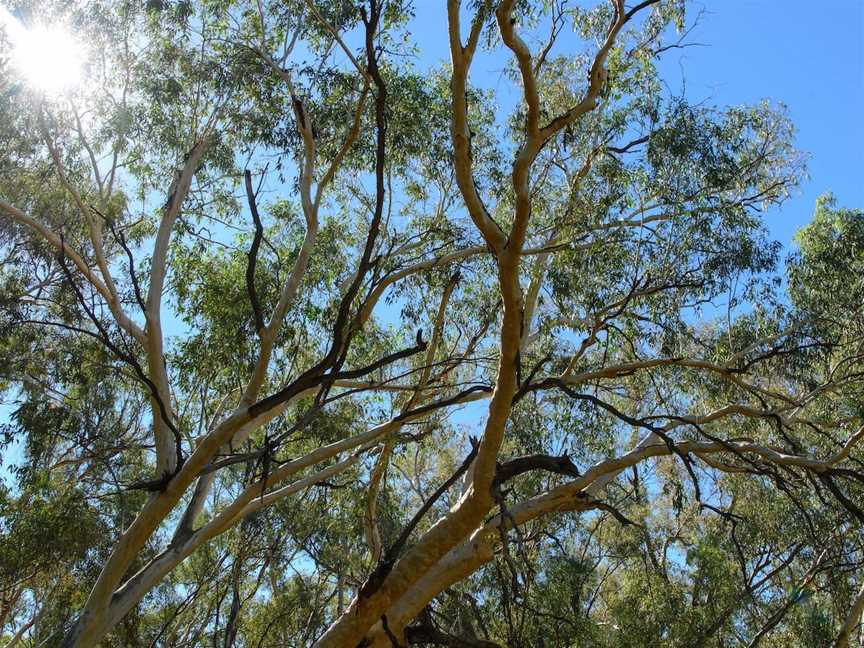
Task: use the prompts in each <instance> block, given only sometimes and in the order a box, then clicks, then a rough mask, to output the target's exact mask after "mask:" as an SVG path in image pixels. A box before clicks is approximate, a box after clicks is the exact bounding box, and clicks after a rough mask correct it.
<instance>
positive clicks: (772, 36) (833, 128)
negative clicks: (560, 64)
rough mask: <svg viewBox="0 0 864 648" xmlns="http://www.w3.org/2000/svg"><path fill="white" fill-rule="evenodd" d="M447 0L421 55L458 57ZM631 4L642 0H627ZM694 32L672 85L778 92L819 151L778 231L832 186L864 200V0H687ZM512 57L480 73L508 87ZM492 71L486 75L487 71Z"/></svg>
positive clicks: (484, 81) (669, 55) (863, 204)
mask: <svg viewBox="0 0 864 648" xmlns="http://www.w3.org/2000/svg"><path fill="white" fill-rule="evenodd" d="M443 4H444V3H443V0H440V1H439V0H417V2H416V5H415V6H416V13H417V15H416V19H415V21H414V22H413V25H412V31H413V32H414V35H415V37H416V38H417V40H418V41H420V43H421V47H422V49H423V52H424V55H423V60H422V61H421V62H422V63H431V62H435V61H442V60H447V59H449V50H448V49H447V47H448V46H447V39H446V36H445V29H446V26H445V25H444V23H443V22H442V20H443V18H444V10H443ZM627 4H628V5H631V4H633V3H632V2H630V1H628V3H627ZM700 11H701V12H702V15H701V16H699V19H698V24H697V26H696V27H695V29H694V30H693V31H692V32H691V33H690V35H689V36H688V38H687V42H690V43H699V44H701V45H700V46H698V47H688V48H686V49H683V50H682V49H675V50H670V51H668V52H666V53H665V54H664V55H663V59H662V65H661V70H662V73H663V76H664V78H665V80H666V81H667V83H668V84H669V85H670V87H671V88H672V90H673V91H677V90H679V89H680V88H681V87H682V84H683V83H684V81H686V84H684V87H685V89H686V96H687V98H688V99H689V100H691V101H694V102H698V101H703V100H705V101H707V102H708V103H709V104H714V105H716V106H718V107H722V106H728V105H736V104H751V103H755V102H758V101H759V100H761V99H765V98H767V99H771V100H773V101H778V102H782V103H784V104H786V106H787V107H788V109H789V113H790V116H791V118H792V121H793V123H794V124H795V126H796V127H797V146H798V148H799V149H801V150H802V151H805V152H807V153H809V154H810V160H809V163H808V169H809V173H810V178H809V180H807V181H805V182H804V183H803V184H802V186H801V188H800V191H799V193H798V195H795V196H793V198H792V199H791V200H789V201H788V202H787V203H786V204H785V205H784V206H783V208H782V209H781V210H780V211H779V213H778V212H774V213H771V214H769V215H768V219H767V222H768V225H769V228H770V230H771V233H772V235H773V236H774V237H775V238H776V239H778V240H780V241H781V242H782V243H784V244H786V245H788V244H789V242H790V240H791V237H792V235H793V234H794V232H795V230H796V229H798V228H799V227H801V226H802V225H804V224H806V223H807V222H808V221H809V220H810V217H811V215H812V211H813V206H814V203H815V200H816V197H817V196H818V195H820V194H821V193H823V192H825V191H833V192H834V193H835V194H836V195H837V198H838V200H839V203H840V205H841V206H846V207H857V208H864V121H862V120H864V0H820V1H818V2H814V1H812V0H714V1H713V2H694V3H690V4H689V5H688V24H690V23H692V22H693V21H694V20H696V18H697V16H698V14H700ZM504 63H505V59H504V58H503V57H501V58H493V59H491V60H489V59H487V60H478V63H477V64H475V65H474V66H473V67H472V82H474V83H476V84H479V85H488V86H491V87H495V88H497V89H499V90H500V89H501V88H502V87H503V86H506V85H507V84H506V83H500V84H499V83H498V80H499V79H500V78H501V71H502V66H503V65H504ZM484 77H485V78H484Z"/></svg>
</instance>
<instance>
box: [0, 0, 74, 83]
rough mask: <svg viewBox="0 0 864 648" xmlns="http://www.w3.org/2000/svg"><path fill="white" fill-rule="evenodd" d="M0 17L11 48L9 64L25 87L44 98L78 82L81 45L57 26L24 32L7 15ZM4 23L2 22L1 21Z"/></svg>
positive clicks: (13, 19)
mask: <svg viewBox="0 0 864 648" xmlns="http://www.w3.org/2000/svg"><path fill="white" fill-rule="evenodd" d="M3 13H5V15H2V14H0V23H5V25H4V26H5V27H6V31H7V34H8V36H9V40H10V41H11V44H12V61H13V64H14V65H15V67H16V68H17V69H18V71H19V72H20V73H21V75H22V76H23V77H24V78H25V79H26V81H27V83H29V84H30V85H32V86H33V87H34V88H36V89H38V90H41V91H42V92H44V93H45V94H57V93H60V92H62V91H64V90H67V89H69V88H71V87H72V86H74V85H76V84H77V83H78V82H79V81H80V80H81V74H82V68H83V63H84V52H83V48H82V46H81V44H80V43H79V42H78V41H76V40H75V38H74V37H73V36H72V34H70V33H69V32H68V31H66V30H65V29H63V28H62V27H60V26H46V25H35V26H33V27H32V28H31V29H25V28H24V26H23V25H22V24H21V23H20V22H19V21H17V20H16V19H15V18H14V17H13V16H11V14H9V13H8V12H3ZM4 19H5V20H4Z"/></svg>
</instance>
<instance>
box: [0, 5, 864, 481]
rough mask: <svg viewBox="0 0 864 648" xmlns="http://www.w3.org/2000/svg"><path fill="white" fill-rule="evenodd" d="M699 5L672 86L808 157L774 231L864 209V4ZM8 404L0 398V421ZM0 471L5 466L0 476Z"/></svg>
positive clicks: (430, 54) (493, 78)
mask: <svg viewBox="0 0 864 648" xmlns="http://www.w3.org/2000/svg"><path fill="white" fill-rule="evenodd" d="M700 10H704V13H703V15H702V16H701V18H700V20H699V24H698V25H697V26H696V28H695V29H694V30H693V31H692V32H691V34H690V36H689V37H688V42H695V43H700V44H702V46H699V47H690V48H687V49H684V50H671V51H669V52H667V53H666V54H665V56H664V60H663V67H662V70H663V74H664V77H665V79H666V81H667V82H668V83H669V85H670V86H671V88H672V89H673V91H674V90H677V89H679V88H681V87H682V84H683V83H684V81H685V80H686V94H687V96H688V98H689V99H690V100H692V101H702V100H706V101H707V102H708V103H711V104H715V105H717V106H724V105H734V104H743V103H754V102H757V101H759V100H760V99H763V98H770V99H772V100H775V101H781V102H783V103H784V104H786V106H787V107H788V109H789V113H790V116H791V118H792V120H793V122H794V123H795V125H796V127H797V145H798V147H799V148H800V149H801V150H803V151H805V152H807V153H809V154H810V160H809V164H808V168H809V173H810V178H809V179H808V180H806V181H805V182H804V183H803V184H802V185H801V187H800V189H799V192H798V193H797V194H796V195H794V196H793V198H792V199H791V200H789V201H788V202H787V203H786V204H785V205H784V206H783V207H782V209H781V210H779V211H774V212H772V213H770V214H769V215H768V217H767V224H768V226H769V229H770V231H771V233H772V235H773V236H774V237H775V238H776V239H778V240H780V241H781V242H782V243H784V245H787V246H788V245H789V244H790V241H791V237H792V235H793V234H794V232H795V230H797V229H798V228H799V227H801V226H802V225H804V224H806V223H807V222H808V221H809V220H810V217H811V214H812V211H813V205H814V203H815V200H816V197H817V196H818V195H820V194H821V193H823V192H825V191H833V192H834V193H835V194H836V195H837V198H838V200H839V203H840V205H842V206H847V207H855V208H862V207H864V182H862V179H864V174H862V170H864V123H862V115H864V110H862V108H864V0H822V2H812V1H811V2H807V1H805V0H725V1H715V2H711V3H707V2H705V3H694V4H691V5H690V8H689V11H690V13H689V17H690V19H691V20H692V19H694V18H695V17H696V15H697V14H698V13H699V11H700ZM416 13H417V16H416V19H415V21H414V22H413V24H412V31H413V32H414V35H415V37H416V38H417V40H418V41H419V42H420V43H421V46H422V48H423V51H424V56H423V60H422V61H421V63H422V64H427V65H436V64H438V63H440V62H443V61H446V60H447V59H449V50H448V46H447V38H446V25H445V24H444V22H443V20H444V15H445V14H444V10H443V0H417V2H416ZM505 62H506V58H504V56H503V55H502V56H498V57H492V58H486V59H478V62H477V64H476V65H475V66H474V68H473V70H472V74H473V76H472V81H473V82H474V83H478V84H481V85H487V84H488V85H492V86H493V87H494V86H496V85H497V86H498V87H499V88H503V87H505V86H507V85H508V84H507V83H504V82H502V83H500V84H498V80H499V79H501V72H502V69H503V65H504V64H505ZM484 77H485V78H484ZM509 100H510V101H512V100H514V99H509ZM12 407H14V405H13V404H12V403H9V402H8V401H7V402H6V403H0V422H5V421H6V420H8V418H7V417H8V414H9V412H10V411H11V408H12ZM8 459H11V457H7V460H8ZM3 473H5V466H4V467H0V478H2V477H3V476H4V475H3Z"/></svg>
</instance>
